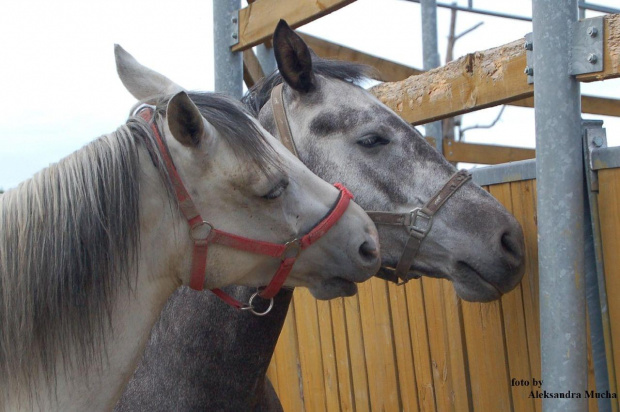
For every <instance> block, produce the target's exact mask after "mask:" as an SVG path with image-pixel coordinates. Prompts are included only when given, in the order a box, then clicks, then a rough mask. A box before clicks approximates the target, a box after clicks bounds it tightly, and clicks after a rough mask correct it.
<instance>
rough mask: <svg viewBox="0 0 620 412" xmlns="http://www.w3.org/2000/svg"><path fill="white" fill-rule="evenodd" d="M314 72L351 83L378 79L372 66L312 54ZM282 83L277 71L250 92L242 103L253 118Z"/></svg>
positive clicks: (259, 82)
mask: <svg viewBox="0 0 620 412" xmlns="http://www.w3.org/2000/svg"><path fill="white" fill-rule="evenodd" d="M312 71H313V72H314V74H318V75H320V76H324V77H328V78H331V79H336V80H342V81H345V82H350V83H356V82H359V81H361V80H364V79H367V78H375V77H376V73H375V69H374V68H372V67H370V66H366V65H363V64H358V63H351V62H344V61H339V60H327V59H321V58H320V57H318V56H316V55H315V54H314V53H313V54H312ZM280 83H282V76H281V75H280V72H279V71H277V70H276V71H275V72H273V73H271V74H270V75H269V76H267V77H265V78H263V79H261V80H259V81H258V82H257V83H256V84H255V85H254V86H253V87H252V88H251V89H250V90H248V92H247V93H246V94H245V96H243V98H242V99H241V102H242V103H243V104H244V105H245V107H246V108H247V109H248V110H249V111H250V112H251V113H252V115H253V116H255V117H258V113H259V112H260V110H261V109H262V108H263V106H264V105H265V103H267V101H269V99H270V98H271V90H273V88H274V87H276V86H277V85H279V84H280Z"/></svg>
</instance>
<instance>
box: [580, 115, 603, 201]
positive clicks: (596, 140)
mask: <svg viewBox="0 0 620 412" xmlns="http://www.w3.org/2000/svg"><path fill="white" fill-rule="evenodd" d="M581 128H582V130H583V149H584V153H583V154H584V156H585V165H586V167H587V170H586V173H587V175H588V176H587V178H588V181H589V185H588V189H589V190H590V191H591V192H598V173H597V172H596V169H595V167H594V163H593V161H592V157H593V156H594V155H595V153H596V151H597V150H600V149H603V148H606V147H607V133H606V131H605V129H604V128H603V121H602V120H583V121H582V122H581Z"/></svg>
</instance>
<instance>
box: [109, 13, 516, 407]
mask: <svg viewBox="0 0 620 412" xmlns="http://www.w3.org/2000/svg"><path fill="white" fill-rule="evenodd" d="M273 45H274V51H275V55H276V60H277V62H278V68H279V72H276V73H274V74H272V75H270V76H268V77H267V78H266V79H264V80H262V81H261V82H260V83H259V84H257V85H256V86H255V87H254V88H253V89H252V90H250V91H249V92H248V94H247V95H246V97H245V98H244V101H245V103H246V105H247V107H248V108H249V109H250V110H251V111H252V112H253V113H254V114H255V115H256V116H257V117H258V118H259V120H260V122H261V124H263V126H264V127H265V128H266V129H267V130H269V131H270V132H271V133H272V134H274V135H275V136H278V137H280V139H282V135H281V134H280V133H279V131H278V127H277V125H276V120H275V119H274V105H273V104H272V103H273V101H272V91H273V89H274V87H276V86H277V85H278V84H283V86H282V94H281V96H282V97H281V99H282V102H283V107H284V109H285V113H286V119H287V127H288V128H289V129H290V132H291V134H292V136H294V144H295V148H296V151H297V152H298V157H299V158H300V159H301V160H302V161H303V162H304V163H305V164H306V165H307V166H308V167H309V168H310V169H311V170H312V171H313V172H315V173H316V174H318V175H319V176H321V177H323V178H324V179H325V180H327V181H331V182H335V181H336V180H338V181H342V182H343V183H344V184H345V185H346V186H347V187H348V188H349V189H350V190H351V191H352V192H353V193H354V194H355V195H356V201H357V202H358V204H360V205H362V206H363V207H364V208H365V209H366V210H370V211H382V212H388V213H392V212H394V213H396V214H399V215H400V217H396V218H386V219H388V220H390V221H391V222H394V223H397V222H400V219H402V223H404V224H405V225H400V224H394V225H393V224H388V225H382V224H381V223H380V222H379V224H378V228H379V234H380V240H381V249H382V259H383V265H384V267H383V269H382V270H381V273H383V274H385V275H386V276H392V278H393V275H394V268H395V267H397V264H398V262H399V260H401V259H400V258H401V255H402V251H403V250H404V249H405V248H407V246H406V245H407V243H408V241H409V239H410V237H411V236H410V233H411V230H415V228H418V229H420V228H423V227H427V225H425V222H424V221H423V219H424V220H430V219H425V218H424V217H422V214H416V216H415V217H416V219H415V222H412V221H411V219H412V218H413V216H412V211H413V210H415V209H416V208H421V211H422V212H421V213H425V214H426V216H432V227H431V226H428V229H429V230H426V231H425V232H426V233H425V234H424V241H423V242H422V243H421V244H420V245H419V248H418V250H417V252H416V253H415V259H414V261H413V264H412V265H411V267H410V268H407V270H406V272H408V273H407V274H406V275H405V278H412V277H416V276H418V275H419V274H421V275H426V276H433V277H439V278H446V279H449V280H450V281H452V282H453V284H454V286H455V290H456V291H457V293H458V294H459V296H461V297H462V298H464V299H466V300H471V301H489V300H494V299H498V298H499V297H500V296H501V295H502V294H503V293H507V292H509V291H510V290H512V289H513V288H514V287H515V286H516V285H517V284H518V283H519V282H520V280H521V277H522V276H523V272H524V242H523V234H522V231H521V228H520V226H519V224H518V223H517V221H516V220H515V219H514V217H513V216H512V215H510V213H508V212H507V211H506V209H505V208H503V207H502V206H501V205H500V204H499V203H498V202H497V201H496V200H495V199H493V198H492V197H491V196H490V195H489V194H488V193H486V192H485V191H483V190H482V189H481V188H480V187H478V186H476V185H475V184H473V183H472V182H471V181H470V180H469V178H468V176H467V175H466V174H464V173H463V174H456V175H455V172H456V170H455V169H454V167H453V166H451V165H450V164H449V163H448V162H447V161H446V160H445V159H444V158H443V157H442V156H441V155H440V154H439V153H438V152H437V151H436V150H435V149H433V148H432V147H431V146H430V145H428V144H427V143H426V141H425V140H424V139H423V138H422V136H421V135H420V134H419V133H418V132H417V131H416V130H415V129H414V128H413V127H411V125H409V124H407V123H406V122H404V121H403V120H402V119H401V118H400V117H399V116H398V115H396V114H395V113H394V112H392V111H391V110H389V109H388V108H387V107H385V106H384V105H383V104H381V103H380V102H379V101H378V100H377V99H376V98H374V97H373V96H372V95H371V94H370V93H368V92H367V91H366V90H364V89H363V88H361V87H359V86H357V85H356V84H355V82H356V81H358V80H361V79H362V78H364V77H366V76H369V75H370V72H369V71H368V69H367V68H365V67H362V66H359V65H355V64H351V63H344V62H337V61H326V60H322V59H319V58H317V57H316V56H314V55H313V54H312V52H311V51H310V50H309V49H308V47H307V46H306V45H305V43H304V42H303V40H301V38H300V37H299V36H297V35H296V34H295V33H294V32H293V31H292V30H290V29H289V28H288V26H287V25H286V24H285V23H284V22H281V23H280V24H279V25H278V27H277V29H276V32H275V34H274V43H273ZM276 106H277V105H276ZM454 176H462V177H463V179H462V180H460V181H456V182H455V181H453V180H451V179H453V178H454V179H456V177H454ZM446 182H449V183H448V186H451V185H452V183H456V184H457V185H459V187H458V188H456V190H454V193H453V194H451V195H450V197H449V199H448V200H447V201H446V202H445V203H443V206H442V207H441V209H439V210H438V211H435V212H433V211H432V210H431V211H430V212H428V211H424V205H425V204H426V203H427V202H428V201H429V200H432V199H433V197H434V196H435V195H436V194H437V193H441V192H442V190H443V189H442V188H444V186H445V185H446ZM442 198H445V197H443V195H442ZM427 209H428V207H427ZM377 216H379V215H377ZM385 216H387V215H385ZM377 219H378V218H377ZM391 219H394V220H393V221H392V220H391ZM407 219H410V220H407ZM412 223H413V228H411V229H410V227H411V224H412ZM428 223H430V222H428ZM403 265H405V266H406V264H405V263H403ZM228 291H229V292H230V293H231V294H233V295H235V296H236V297H237V298H238V299H240V300H243V299H247V297H249V296H250V295H252V294H253V293H254V292H255V290H252V289H249V288H229V289H228ZM177 294H178V296H176V297H173V298H172V299H170V301H169V302H168V305H167V308H166V309H165V310H164V313H163V315H162V317H161V318H160V321H159V323H158V324H157V325H156V326H155V328H154V330H153V332H152V336H151V340H150V342H149V346H148V347H147V350H146V353H145V356H144V358H143V360H142V364H141V365H140V366H139V368H138V369H137V370H136V373H135V375H134V377H133V379H132V381H131V382H130V383H129V385H128V387H127V389H126V392H125V394H124V395H123V397H122V398H121V401H120V402H119V404H118V406H117V410H119V411H135V410H149V411H151V410H158V411H164V410H173V409H174V410H183V411H189V410H218V411H239V410H255V411H273V410H281V406H280V405H279V402H278V400H277V397H276V396H275V392H274V391H273V388H272V387H271V385H270V383H269V381H268V379H266V376H265V373H266V370H267V367H268V365H269V362H270V360H271V356H272V354H273V350H274V348H275V344H276V341H277V338H278V334H279V333H280V330H281V328H282V325H283V323H284V319H285V317H286V312H287V307H288V304H289V302H290V300H291V297H292V291H291V290H282V291H281V292H280V293H279V294H278V295H277V296H276V297H275V305H274V309H273V310H272V311H271V313H269V314H268V315H266V316H265V317H262V318H258V317H253V316H252V315H250V314H248V313H241V312H239V311H236V310H233V309H230V310H227V311H222V310H220V311H219V312H218V315H219V316H218V317H209V319H202V318H201V319H198V322H197V321H196V319H195V316H192V314H194V313H199V312H202V311H211V312H214V313H215V311H216V308H219V309H221V308H222V305H223V304H222V303H221V302H220V301H218V299H216V298H214V297H213V296H210V295H209V294H208V293H202V294H199V293H193V292H192V291H189V290H187V289H183V290H180V291H179V292H178V293H177ZM190 295H191V296H190ZM190 302H191V303H190ZM179 319H181V320H182V322H179ZM173 322H174V323H173ZM173 324H174V326H173ZM181 324H182V326H179V325H181Z"/></svg>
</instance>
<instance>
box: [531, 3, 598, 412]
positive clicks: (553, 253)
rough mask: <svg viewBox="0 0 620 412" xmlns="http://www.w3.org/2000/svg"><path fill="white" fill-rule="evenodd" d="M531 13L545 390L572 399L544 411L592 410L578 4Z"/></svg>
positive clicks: (553, 401) (547, 403) (539, 7)
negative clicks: (575, 51)
mask: <svg viewBox="0 0 620 412" xmlns="http://www.w3.org/2000/svg"><path fill="white" fill-rule="evenodd" d="M532 11H533V13H532V15H533V25H534V36H533V39H534V44H533V46H534V50H533V52H534V84H535V87H534V101H535V115H536V175H537V180H538V182H537V185H538V255H539V272H540V312H541V313H540V330H541V354H542V379H543V385H542V389H543V390H545V391H547V393H552V394H553V393H557V394H560V393H564V394H565V395H568V396H569V398H544V399H543V410H544V411H545V412H552V411H553V412H571V411H575V412H576V411H586V410H587V407H588V404H587V399H585V390H586V389H587V362H586V333H585V331H586V325H585V323H586V311H585V279H584V278H585V276H584V218H583V213H584V210H583V206H584V203H583V202H584V198H583V195H584V193H583V178H584V177H583V176H584V175H583V160H582V146H581V124H580V123H581V102H580V89H579V83H578V82H577V81H576V79H575V78H574V77H572V76H571V75H570V74H569V67H570V55H571V52H570V49H571V44H572V41H571V38H572V28H573V24H574V22H576V21H577V0H564V1H561V2H558V1H556V0H534V1H533V4H532ZM572 394H575V395H572ZM577 395H579V396H581V399H574V398H570V397H571V396H577Z"/></svg>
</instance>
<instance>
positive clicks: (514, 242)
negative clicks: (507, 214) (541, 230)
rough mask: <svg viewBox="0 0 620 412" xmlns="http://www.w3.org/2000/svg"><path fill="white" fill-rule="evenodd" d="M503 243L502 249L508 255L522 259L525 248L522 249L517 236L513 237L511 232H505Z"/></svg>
mask: <svg viewBox="0 0 620 412" xmlns="http://www.w3.org/2000/svg"><path fill="white" fill-rule="evenodd" d="M501 242H502V248H503V249H504V251H505V252H506V253H508V254H509V255H511V256H513V257H515V258H517V259H520V258H521V257H522V254H523V250H522V249H523V248H522V247H521V244H520V242H519V241H518V237H517V236H513V235H512V233H511V232H504V234H503V235H502V238H501Z"/></svg>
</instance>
